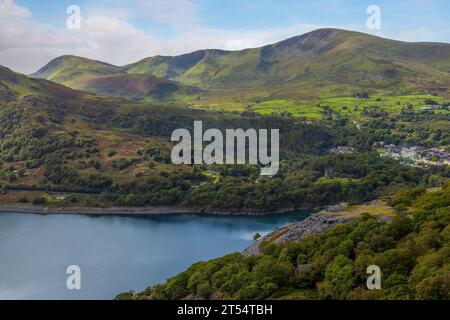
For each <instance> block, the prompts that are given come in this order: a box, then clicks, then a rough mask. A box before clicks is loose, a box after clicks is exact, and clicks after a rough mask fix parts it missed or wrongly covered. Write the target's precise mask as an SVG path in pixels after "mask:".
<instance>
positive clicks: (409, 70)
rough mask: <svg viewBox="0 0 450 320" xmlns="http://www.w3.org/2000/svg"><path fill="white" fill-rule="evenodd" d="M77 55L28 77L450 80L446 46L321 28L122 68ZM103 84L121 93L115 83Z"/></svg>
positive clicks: (258, 83) (329, 83) (274, 83)
mask: <svg viewBox="0 0 450 320" xmlns="http://www.w3.org/2000/svg"><path fill="white" fill-rule="evenodd" d="M79 59H83V58H77V57H67V56H66V57H60V58H57V59H55V60H53V61H51V62H50V63H49V64H48V65H47V66H45V67H44V68H42V69H41V70H39V71H38V72H37V73H36V74H34V76H39V77H45V78H46V79H49V80H53V81H56V82H58V83H62V84H65V85H68V86H70V87H73V88H78V89H83V90H88V91H93V92H95V91H96V90H95V89H93V88H94V87H96V84H97V80H90V81H89V82H88V83H86V82H84V81H85V79H87V78H92V77H105V76H109V75H117V74H121V75H123V74H135V75H153V76H156V77H159V78H163V79H166V80H170V81H176V82H179V83H182V84H185V85H190V86H198V87H201V88H203V89H234V88H264V89H265V90H266V89H267V90H268V89H270V90H278V92H285V91H286V88H288V91H289V92H292V91H295V90H298V88H300V87H303V88H305V87H307V88H320V89H321V90H323V88H327V87H336V86H338V87H339V88H343V89H348V88H354V90H358V88H371V89H387V90H394V89H395V90H401V91H403V92H408V91H424V90H426V91H441V92H445V91H447V89H448V86H449V85H450V44H444V43H407V42H401V41H394V40H389V39H383V38H380V37H376V36H372V35H367V34H363V33H359V32H352V31H344V30H338V29H319V30H316V31H312V32H309V33H306V34H304V35H301V36H297V37H293V38H290V39H287V40H285V41H281V42H278V43H275V44H273V45H268V46H264V47H261V48H254V49H246V50H241V51H224V50H200V51H196V52H193V53H189V54H184V55H180V56H175V57H164V56H156V57H149V58H146V59H143V60H141V61H138V62H136V63H133V64H130V65H126V66H123V67H116V66H112V65H109V64H105V63H102V62H98V61H93V60H88V59H83V60H82V61H80V60H79ZM121 79H123V76H122V77H121ZM136 79H137V78H131V79H129V80H128V81H129V82H133V81H137V80H136ZM138 79H139V80H138V82H139V83H138V84H135V85H132V86H131V87H133V88H135V87H139V86H141V85H142V78H138ZM103 80H104V79H103ZM103 80H102V81H103ZM144 82H145V81H144ZM108 83H111V81H108ZM275 87H277V89H274V88H275ZM106 89H107V90H106ZM105 90H106V91H110V92H109V94H111V95H119V96H123V95H126V91H124V90H123V89H122V88H121V89H119V90H116V88H115V87H114V86H112V87H110V88H105ZM105 90H103V89H102V90H100V92H103V91H105ZM103 93H104V92H103Z"/></svg>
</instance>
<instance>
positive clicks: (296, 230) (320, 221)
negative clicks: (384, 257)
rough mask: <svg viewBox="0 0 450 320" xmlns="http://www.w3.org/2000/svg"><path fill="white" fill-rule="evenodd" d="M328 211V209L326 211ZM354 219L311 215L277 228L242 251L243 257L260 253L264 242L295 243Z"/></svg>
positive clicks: (317, 214) (320, 214)
mask: <svg viewBox="0 0 450 320" xmlns="http://www.w3.org/2000/svg"><path fill="white" fill-rule="evenodd" d="M326 210H327V211H328V208H327V209H326ZM354 220H355V218H344V217H332V216H330V215H327V214H324V213H322V212H319V213H316V214H313V215H312V216H310V217H308V218H306V219H305V220H303V221H300V222H297V223H294V224H290V225H287V226H285V227H283V228H279V229H277V230H275V231H274V232H272V233H270V234H268V235H267V236H265V237H263V238H261V239H259V240H257V241H255V242H254V243H253V244H251V245H250V246H249V247H248V248H247V249H245V250H244V251H243V254H244V255H245V256H255V255H258V254H259V253H260V247H261V244H262V243H263V242H265V241H270V242H274V243H284V242H290V241H297V240H300V239H302V238H304V237H306V236H310V235H316V234H320V233H323V232H325V231H327V230H329V229H331V228H333V227H335V226H337V225H339V224H345V223H349V222H351V221H354Z"/></svg>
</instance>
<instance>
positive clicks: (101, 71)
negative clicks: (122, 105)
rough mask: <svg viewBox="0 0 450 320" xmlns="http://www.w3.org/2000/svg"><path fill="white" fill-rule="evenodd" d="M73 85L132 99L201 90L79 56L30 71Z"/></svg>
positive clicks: (191, 93) (71, 86)
mask: <svg viewBox="0 0 450 320" xmlns="http://www.w3.org/2000/svg"><path fill="white" fill-rule="evenodd" d="M31 77H33V78H45V79H47V80H51V81H54V82H56V83H59V84H63V85H65V86H68V87H70V88H73V89H78V90H83V91H88V92H92V93H96V94H102V95H109V96H115V97H123V98H129V99H137V100H140V99H144V98H157V99H165V98H169V97H171V96H173V95H195V94H197V93H199V92H201V90H199V89H197V88H194V87H192V86H185V85H182V84H179V83H176V82H174V81H171V80H165V79H162V78H158V77H156V76H153V75H151V74H128V73H126V72H125V71H124V70H122V68H120V67H117V66H114V65H111V64H108V63H104V62H101V61H97V60H91V59H87V58H82V57H76V56H61V57H59V58H56V59H54V60H52V61H50V62H49V63H48V64H47V65H45V66H44V67H43V68H41V69H39V70H38V71H37V72H35V73H33V74H32V75H31Z"/></svg>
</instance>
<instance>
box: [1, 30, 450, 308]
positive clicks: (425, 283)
mask: <svg viewBox="0 0 450 320" xmlns="http://www.w3.org/2000/svg"><path fill="white" fill-rule="evenodd" d="M449 87H450V44H446V43H424V42H420V43H410V42H401V41H394V40H389V39H383V38H379V37H375V36H372V35H366V34H363V33H359V32H352V31H345V30H338V29H319V30H316V31H312V32H309V33H307V34H304V35H300V36H297V37H293V38H290V39H287V40H284V41H281V42H278V43H275V44H272V45H267V46H263V47H259V48H250V49H245V50H240V51H225V50H214V49H208V50H200V51H196V52H193V53H187V54H183V55H179V56H154V57H148V58H145V59H143V60H141V61H138V62H135V63H131V64H128V65H124V66H115V65H112V64H108V63H105V62H101V61H96V60H92V59H88V58H83V57H77V56H73V55H64V56H60V57H57V58H55V59H54V60H52V61H50V62H49V63H48V64H47V65H45V66H43V67H42V68H41V69H39V70H38V71H37V72H35V73H33V74H31V75H29V76H26V75H23V74H19V73H17V72H14V71H13V70H10V69H8V68H6V67H0V219H5V220H4V221H6V223H10V224H11V225H15V224H19V225H20V224H21V223H25V222H26V221H32V224H33V225H34V224H35V225H39V226H41V227H42V228H44V227H45V228H49V230H50V231H51V232H55V230H65V231H66V232H69V231H70V230H69V229H70V228H69V229H67V228H65V227H62V229H60V228H61V225H63V224H64V223H65V222H64V221H72V222H73V223H75V224H76V225H78V226H80V227H83V228H86V230H87V231H86V232H87V233H89V234H90V236H93V234H94V235H95V234H96V230H95V228H97V227H98V228H100V229H101V230H103V231H104V232H105V233H104V234H103V235H104V236H105V239H109V240H111V239H112V240H111V241H112V242H113V243H116V244H117V243H118V242H115V241H116V240H115V238H114V235H115V230H112V229H114V228H112V229H111V225H113V223H114V222H117V223H118V224H124V225H125V228H124V229H122V228H118V230H119V234H120V237H121V238H120V239H122V240H123V241H124V243H125V244H126V246H123V247H122V249H123V250H122V251H120V253H121V255H122V256H121V258H123V259H122V260H121V261H126V260H127V259H128V258H129V257H130V256H129V255H128V251H127V250H128V249H129V247H127V246H136V247H137V248H140V250H142V252H146V251H145V250H146V246H145V245H142V243H140V240H142V241H147V242H145V244H147V243H151V244H152V245H153V246H155V244H157V242H158V241H162V242H164V243H166V242H165V241H167V243H170V244H171V243H172V242H171V239H169V238H168V237H167V236H166V233H165V232H168V233H169V234H171V235H173V236H174V237H175V238H180V239H181V241H180V242H181V243H184V242H183V240H185V238H183V235H184V232H185V231H186V230H185V229H184V228H185V227H186V225H187V226H188V227H187V230H189V232H190V234H189V237H190V238H189V237H186V238H189V239H190V240H192V241H191V242H189V243H190V244H192V245H198V246H200V247H201V248H203V246H202V244H203V245H204V242H205V241H204V239H205V238H201V237H200V238H196V237H197V236H198V235H199V234H200V233H205V234H207V235H210V236H214V233H213V232H212V233H211V231H210V230H209V229H208V228H211V224H209V223H206V222H205V220H202V219H209V218H211V219H216V220H214V221H219V222H220V223H219V224H220V225H219V227H218V231H219V232H221V233H220V234H219V235H220V236H221V237H219V239H218V242H217V243H222V242H221V241H223V242H225V241H232V242H233V241H234V240H236V239H234V238H233V235H234V234H232V235H231V236H230V233H229V230H232V229H233V228H237V227H236V226H237V223H238V222H239V221H241V222H243V223H249V224H250V227H249V228H247V229H246V230H244V231H245V232H244V233H245V236H246V238H245V241H237V242H233V245H230V246H226V245H224V246H223V247H220V250H216V248H213V247H212V246H211V247H208V246H206V248H205V251H198V252H196V251H195V250H192V252H196V254H193V255H189V258H187V257H186V256H183V254H186V252H191V249H192V248H191V247H189V248H184V250H181V251H178V250H175V249H174V248H173V247H172V248H171V249H172V251H171V252H169V254H167V255H165V252H163V253H161V252H160V253H161V255H162V256H164V257H165V259H166V261H165V264H164V266H158V268H159V269H158V270H159V271H158V272H159V273H158V275H157V276H154V277H153V276H152V277H150V276H149V277H148V279H149V281H152V283H148V285H151V286H150V287H148V288H147V289H143V288H144V287H143V285H144V284H143V283H142V278H139V279H137V278H134V277H133V276H130V277H124V278H123V279H126V278H127V279H130V281H132V282H133V285H132V286H131V285H130V286H126V287H125V286H124V284H123V283H120V284H117V283H116V284H114V286H113V287H111V288H109V290H110V291H108V292H106V291H107V289H108V288H106V289H105V287H101V284H100V287H101V290H100V291H101V292H100V291H99V292H92V297H108V298H112V296H113V295H112V294H111V292H112V291H111V290H115V291H114V295H115V294H118V293H119V292H121V291H123V293H122V294H119V295H118V296H117V299H155V300H158V299H163V300H165V299H448V298H449V296H448V292H449V291H448V290H447V289H448V274H449V273H448V257H449V252H448V248H449V245H448V241H449V239H450V238H449V232H448V231H449V217H450V215H449V212H450V211H449V202H448V201H449V199H450V197H449V192H450V189H449V178H450V167H449V163H448V160H449V152H450V110H449V106H450V91H449V90H448V89H449ZM198 123H201V124H202V128H201V129H202V130H203V131H202V132H201V133H203V132H206V131H207V130H208V129H217V130H218V131H219V132H225V130H227V129H228V130H229V129H233V130H237V129H242V130H244V131H245V130H254V132H261V131H264V130H265V131H264V132H279V163H278V161H276V162H277V169H278V170H277V172H276V174H275V175H273V176H271V175H269V176H265V175H261V172H262V171H263V170H264V169H265V168H264V163H261V161H253V162H251V163H246V164H245V163H244V164H242V163H240V164H227V165H221V164H212V163H211V162H206V161H205V162H203V161H184V162H183V161H180V162H179V163H178V164H177V163H174V162H173V161H172V154H171V153H172V150H173V148H174V147H175V145H176V142H177V141H175V140H173V139H171V137H172V135H173V133H174V131H175V130H177V129H183V130H185V132H188V133H190V132H194V130H195V129H196V124H198ZM252 132H253V131H252ZM194 138H195V137H194ZM222 138H223V137H222ZM198 140H199V142H197V149H200V150H202V148H203V147H205V146H206V145H207V143H206V142H208V141H202V139H198ZM221 147H222V149H224V146H223V145H222V146H221ZM246 148H247V147H246V146H244V148H243V150H239V151H246ZM233 149H234V148H233ZM186 150H188V151H186V153H189V152H190V150H191V149H190V148H189V149H186ZM223 151H225V150H223ZM223 154H224V152H222V156H223ZM183 155H185V154H184V153H183ZM210 155H211V156H212V153H211V154H210ZM215 155H216V156H217V154H215ZM219 155H220V152H219ZM185 156H192V154H186V155H185ZM272 156H275V155H274V154H272ZM276 156H277V157H278V154H277V155H276ZM194 157H195V153H194ZM186 158H189V157H186ZM190 159H191V160H192V157H191V158H190ZM277 160H278V158H277ZM266 164H268V163H266ZM278 165H279V167H278ZM324 208H325V209H326V210H325V211H323V209H324ZM330 208H332V210H328V209H330ZM333 208H334V209H333ZM336 208H339V210H337V211H336V210H335V209H336ZM341 209H342V210H341ZM327 210H328V211H327ZM17 212H22V213H38V214H49V215H45V216H42V217H41V216H40V215H33V216H32V218H31V216H27V215H25V216H23V215H22V214H19V213H17ZM288 212H290V213H294V215H297V214H299V216H301V217H300V218H299V219H301V220H303V219H305V218H306V216H305V215H303V212H307V213H308V215H309V214H310V213H311V214H313V215H312V216H311V217H310V218H308V219H306V220H305V222H298V220H299V219H292V218H291V217H292V216H290V215H283V214H285V213H288ZM317 212H320V213H317ZM163 213H164V214H165V216H164V219H167V220H164V221H165V222H161V221H160V220H159V219H162V218H161V217H158V214H163ZM181 213H183V214H184V215H181V216H180V215H177V214H181ZM192 213H195V216H191V215H190V214H192ZM73 214H75V215H73ZM81 214H82V215H81ZM186 214H187V215H186ZM92 216H95V217H97V218H98V219H104V220H97V221H95V223H93V221H94V220H89V219H94V218H93V217H92ZM117 216H120V217H117ZM128 216H133V217H132V218H131V217H128ZM211 216H212V217H211ZM245 216H247V217H245ZM41 218H42V220H40V219H41ZM191 218H193V219H192V221H194V222H192V221H187V220H189V219H191ZM272 218H273V219H275V220H276V221H275V222H274V223H270V227H268V228H262V229H263V230H260V228H258V227H255V225H254V224H253V223H256V224H257V223H258V222H259V221H263V220H264V219H268V220H270V219H272ZM16 219H19V220H16ZM22 219H23V220H22ZM108 219H109V220H108ZM133 219H143V222H144V223H143V225H145V226H147V227H148V228H151V230H153V231H155V230H159V229H158V227H159V226H160V225H163V226H164V230H165V232H164V233H162V234H159V233H158V232H157V231H155V232H156V233H155V235H156V237H155V238H153V235H152V237H148V235H147V234H146V233H145V232H143V229H140V227H141V226H140V222H139V221H138V220H133ZM171 219H174V225H176V226H177V227H176V228H175V229H172V228H171V226H172V225H171V224H170V223H169V222H170V221H172V220H171ZM177 219H180V221H181V222H182V225H179V224H178V222H179V221H178V220H177ZM221 219H224V220H221ZM247 219H249V220H247ZM260 219H261V220H260ZM278 219H280V220H278ZM44 220H45V223H44ZM24 221H25V222H24ZM167 221H169V222H167ZM197 221H200V225H199V226H196V225H194V226H192V225H190V223H194V224H195V223H196V222H197ZM249 221H250V222H249ZM204 222H205V223H204ZM222 222H223V224H221V223H222ZM288 222H289V223H292V222H295V224H294V225H289V226H285V224H286V223H288ZM344 222H345V223H344ZM47 223H49V224H48V225H47ZM5 225H6V224H5ZM212 225H214V223H213V224H212ZM230 225H231V226H233V227H232V228H231V227H230ZM305 225H306V227H305ZM92 226H95V228H94V227H92ZM215 226H217V225H215ZM197 227H200V228H201V232H198V230H197V229H196V228H197ZM275 227H277V228H281V229H279V230H276V231H274V232H273V233H270V231H272V230H273V228H275ZM45 228H44V229H45ZM230 228H231V229H230ZM213 229H214V228H213ZM310 229H314V230H318V232H310ZM83 230H84V229H83ZM227 230H228V231H227ZM233 230H235V229H233ZM7 231H9V229H6V231H5V234H6V232H7ZM144 231H145V230H144ZM260 231H261V232H264V235H263V236H262V237H261V239H259V238H260V236H261V234H260V233H259V232H260ZM121 232H124V233H121ZM134 232H137V234H138V235H139V237H138V239H134V238H133V239H131V238H127V237H129V234H134ZM171 232H179V234H177V235H176V234H175V233H171ZM227 232H228V233H227ZM250 233H252V234H251V235H250V236H249V234H250ZM1 234H2V233H0V235H1ZM69 234H70V239H68V241H69V240H70V241H74V239H78V241H81V240H83V239H81V240H80V238H79V237H78V236H77V235H75V234H71V233H69ZM180 234H181V235H180ZM267 234H269V235H267ZM34 235H35V236H36V238H39V239H41V236H43V234H42V233H36V234H34ZM44 235H45V234H44ZM266 235H267V236H266ZM298 235H301V237H300V236H298ZM290 236H292V237H290ZM230 237H231V240H230ZM284 237H286V239H287V240H286V241H284V240H283V239H285V238H284ZM44 238H45V237H44ZM11 239H12V238H11V237H10V238H7V240H8V241H9V240H11ZM45 239H46V240H48V241H52V239H51V237H50V238H45ZM64 239H66V238H64ZM130 239H131V240H130ZM199 239H200V242H201V244H199V243H198V240H199ZM251 239H254V240H257V239H259V240H257V244H258V250H257V251H258V252H257V253H255V254H251V255H243V254H241V253H233V254H230V255H227V256H224V257H222V258H216V259H214V260H210V261H206V262H200V263H196V264H194V265H192V266H191V267H189V268H188V269H186V271H184V272H182V273H179V272H181V271H182V270H184V269H185V268H186V267H188V265H189V264H190V263H194V262H195V261H198V260H207V259H212V258H215V257H217V256H219V255H222V254H226V253H229V252H230V251H239V252H241V251H242V250H244V249H245V246H244V244H245V245H246V246H248V245H252V244H251ZM13 240H14V239H13ZM13 240H11V241H12V242H14V241H13ZM66 240H67V239H66ZM240 240H242V239H240ZM279 240H280V241H279ZM281 240H283V241H281ZM5 241H6V240H5ZM70 241H69V242H67V243H70ZM105 243H107V242H100V243H99V244H98V248H101V249H105V248H106V250H109V249H111V248H110V247H109V246H108V245H105ZM82 244H83V245H84V246H86V247H89V244H88V243H85V242H83V241H82ZM14 245H16V246H17V247H18V248H22V246H23V243H21V242H20V241H18V242H14ZM119 246H120V244H119ZM49 248H50V247H47V249H48V251H47V254H49V255H51V254H52V252H51V248H50V249H49ZM124 248H125V249H124ZM0 249H2V248H1V247H0ZM3 249H4V248H3ZM78 249H79V251H78V252H80V254H81V256H82V259H86V260H83V261H88V262H89V261H90V260H89V259H90V256H89V254H86V252H85V251H83V250H82V249H83V248H82V246H80V247H79V248H78ZM4 250H5V249H4ZM153 250H156V251H158V250H160V248H159V247H153ZM57 253H58V254H61V256H64V253H63V252H62V251H58V252H57ZM175 253H176V254H179V255H181V257H183V258H184V260H183V261H182V262H180V261H181V260H180V261H178V260H177V265H176V268H170V270H169V269H168V270H166V268H167V266H168V265H170V261H171V259H172V257H173V254H175ZM171 254H172V256H171ZM142 255H143V261H145V266H146V267H149V268H150V267H152V263H150V262H151V261H150V260H151V259H150V258H149V256H148V255H145V254H144V253H142ZM55 257H56V258H58V256H57V255H56V256H55ZM80 259H81V258H80ZM148 259H150V260H148ZM63 260H64V259H63ZM64 261H65V260H64ZM104 261H105V263H106V264H107V263H109V262H108V261H116V260H115V258H114V257H113V255H111V256H108V255H106V259H105V260H104ZM167 261H169V262H167ZM188 262H189V263H188ZM367 264H377V265H381V266H382V267H383V270H384V274H383V277H385V279H386V282H385V283H384V284H383V286H385V287H383V290H381V291H377V292H374V291H368V290H366V289H365V287H364V281H365V275H366V274H365V272H366V265H367ZM95 270H97V271H98V270H99V269H95ZM161 270H163V271H164V272H163V271H161ZM166 271H167V272H166ZM169 271H170V273H168V272H169ZM127 272H128V273H129V274H132V273H133V272H134V271H133V270H132V268H131V267H130V265H128V269H127ZM176 273H179V274H178V275H176V276H174V277H172V278H170V279H169V280H168V281H166V282H164V283H162V284H157V283H160V282H163V281H164V280H165V279H167V277H169V276H173V274H176ZM139 274H140V275H141V276H148V274H147V273H146V272H145V271H142V270H141V272H140V273H139ZM335 279H338V281H336V280H335ZM137 281H139V285H138V284H137ZM436 288H437V289H436ZM127 289H133V290H134V291H126V290H127ZM52 290H55V292H57V293H55V294H61V292H60V291H58V290H61V288H56V289H55V288H53V289H52ZM102 290H106V291H102ZM20 294H23V292H21V293H20ZM39 294H42V295H43V296H44V297H46V296H45V293H39ZM39 294H37V296H39ZM64 294H67V292H66V293H64ZM64 294H63V296H64ZM89 297H90V296H89Z"/></svg>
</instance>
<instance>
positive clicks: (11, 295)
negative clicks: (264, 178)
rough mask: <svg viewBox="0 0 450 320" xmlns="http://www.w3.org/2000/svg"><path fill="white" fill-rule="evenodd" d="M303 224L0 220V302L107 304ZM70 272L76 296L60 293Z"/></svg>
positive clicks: (169, 218)
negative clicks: (76, 270) (74, 269)
mask: <svg viewBox="0 0 450 320" xmlns="http://www.w3.org/2000/svg"><path fill="white" fill-rule="evenodd" d="M306 217H307V214H306V213H296V214H289V215H277V216H267V217H245V216H242V217H240V216H238V217H236V216H228V217H225V216H204V215H194V214H188V215H152V216H145V217H144V216H138V217H136V216H133V217H130V216H96V217H93V216H85V215H33V214H22V213H2V214H0V299H112V298H114V296H115V295H116V294H117V293H119V292H122V291H127V290H129V289H132V290H136V291H138V290H142V289H144V288H145V287H147V286H148V285H151V284H155V283H160V282H163V281H165V280H166V279H167V278H169V277H171V276H173V275H175V274H177V273H179V272H181V271H183V270H185V269H186V268H187V267H188V266H190V265H191V264H192V263H194V262H198V261H204V260H208V259H212V258H216V257H220V256H223V255H225V254H228V253H232V252H236V251H242V250H243V249H245V248H246V247H247V246H248V245H249V244H250V243H251V242H252V238H253V235H254V234H255V233H256V232H259V233H260V234H262V235H263V234H266V233H268V232H270V231H272V230H273V229H274V228H276V227H281V226H283V225H285V224H287V223H290V222H294V221H298V220H302V219H304V218H306ZM69 265H78V266H79V267H80V268H81V290H68V289H67V288H66V279H67V277H68V275H67V274H66V269H67V267H68V266H69Z"/></svg>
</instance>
